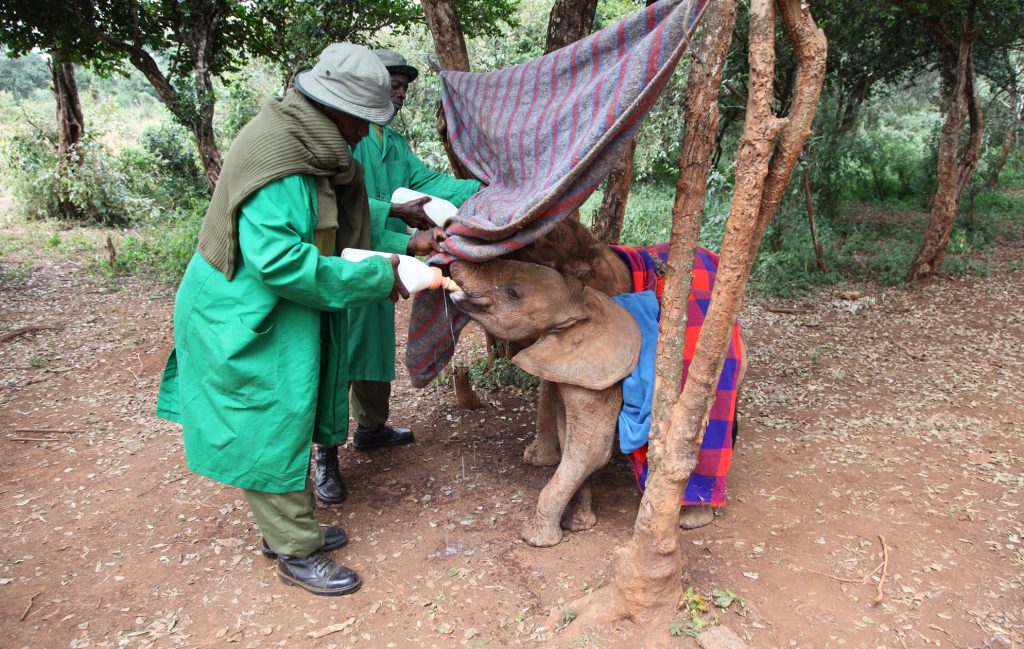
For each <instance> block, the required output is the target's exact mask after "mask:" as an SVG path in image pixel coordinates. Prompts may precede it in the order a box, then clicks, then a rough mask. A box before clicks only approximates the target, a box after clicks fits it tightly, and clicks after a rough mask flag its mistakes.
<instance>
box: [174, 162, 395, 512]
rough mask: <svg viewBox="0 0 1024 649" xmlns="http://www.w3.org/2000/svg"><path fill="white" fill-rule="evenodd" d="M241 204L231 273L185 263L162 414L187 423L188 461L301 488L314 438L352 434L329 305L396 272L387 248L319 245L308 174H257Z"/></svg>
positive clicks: (365, 295) (354, 299) (226, 478)
mask: <svg viewBox="0 0 1024 649" xmlns="http://www.w3.org/2000/svg"><path fill="white" fill-rule="evenodd" d="M239 214H240V216H239V221H238V242H239V248H240V250H241V254H240V256H239V259H238V263H237V271H236V273H235V276H234V278H233V279H231V280H228V279H227V278H226V277H225V275H224V273H222V272H221V271H219V270H217V269H216V268H214V267H213V266H211V265H210V264H209V263H207V262H206V260H205V259H203V257H202V256H200V255H199V254H198V253H197V254H196V255H194V256H193V258H192V261H191V262H190V263H189V266H188V269H187V270H186V271H185V276H184V278H183V279H182V282H181V286H180V287H179V289H178V295H177V298H176V300H175V309H174V338H175V340H174V342H175V350H174V351H173V352H172V353H171V356H170V358H169V359H168V361H167V367H166V369H165V371H164V376H163V381H162V383H161V385H160V398H159V402H158V406H157V414H158V415H160V416H162V417H164V418H166V419H170V420H172V421H176V422H178V423H180V424H181V425H182V428H183V431H184V436H185V460H186V462H187V464H188V467H189V468H190V469H191V470H192V471H195V472H196V473H199V474H201V475H204V476H207V477H209V478H213V479H214V480H217V481H219V482H223V483H226V484H230V485H234V486H236V487H242V488H245V489H254V490H257V491H265V492H271V493H287V492H292V491H301V490H302V489H303V488H304V486H305V480H306V474H307V472H308V470H309V448H310V442H311V441H316V442H317V443H319V444H325V445H334V444H337V443H339V442H340V441H344V439H345V435H346V434H347V427H348V393H347V390H346V389H345V386H346V382H347V374H348V370H347V367H346V365H347V360H348V358H347V354H346V353H345V350H346V349H347V340H346V338H347V335H346V331H345V329H346V324H345V323H346V322H347V320H346V318H329V317H326V316H327V314H328V313H330V312H336V311H339V310H341V309H347V308H349V307H354V306H363V305H368V304H374V303H378V302H381V301H387V297H388V295H389V294H390V292H391V288H392V284H393V278H394V274H393V271H392V269H391V263H390V261H389V260H387V259H386V258H383V257H374V258H372V259H367V260H365V261H363V262H359V263H353V262H348V261H345V260H343V259H341V258H340V257H326V256H321V255H320V252H319V250H318V249H317V248H316V246H315V245H314V242H313V241H314V238H313V237H314V230H315V228H316V224H317V198H316V187H315V183H314V179H313V177H312V176H308V175H291V176H286V177H284V178H281V179H280V180H275V181H272V182H270V183H268V184H266V185H264V186H263V187H262V188H260V189H259V190H257V191H256V192H255V193H253V194H252V195H251V196H250V198H249V199H248V200H247V201H246V202H245V203H243V204H242V206H241V209H240V210H239ZM388 304H390V302H389V301H388ZM321 322H324V323H326V324H325V326H324V327H323V331H322V327H321ZM321 358H323V359H324V360H325V363H327V365H325V366H324V367H323V368H322V367H321ZM339 386H340V387H341V389H340V390H339V389H338V387H339ZM318 395H319V397H320V398H318ZM314 431H315V433H314Z"/></svg>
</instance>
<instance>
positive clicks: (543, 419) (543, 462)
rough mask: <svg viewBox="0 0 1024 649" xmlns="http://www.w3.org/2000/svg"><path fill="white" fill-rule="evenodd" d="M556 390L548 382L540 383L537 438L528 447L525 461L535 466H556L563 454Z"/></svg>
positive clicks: (524, 457)
mask: <svg viewBox="0 0 1024 649" xmlns="http://www.w3.org/2000/svg"><path fill="white" fill-rule="evenodd" d="M556 392H557V390H556V388H555V387H554V386H553V385H552V384H551V383H549V382H548V381H541V382H540V391H539V396H538V397H537V426H536V430H537V436H536V437H535V438H534V439H533V441H532V442H530V445H529V446H527V447H526V451H525V452H524V453H523V461H524V462H526V463H527V464H532V465H533V466H554V465H556V464H558V458H560V457H561V456H562V452H561V451H560V450H559V446H558V422H557V409H558V408H559V407H560V405H561V404H560V403H558V400H557V397H556V396H555V393H556Z"/></svg>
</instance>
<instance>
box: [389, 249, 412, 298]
mask: <svg viewBox="0 0 1024 649" xmlns="http://www.w3.org/2000/svg"><path fill="white" fill-rule="evenodd" d="M388 259H390V260H391V270H392V271H394V273H395V284H394V285H393V286H392V287H391V295H390V296H388V297H389V298H390V299H391V301H392V302H397V301H398V298H402V299H403V300H408V299H409V289H407V288H405V284H403V283H402V278H401V277H400V276H399V275H398V262H399V261H400V260H399V259H398V255H391V256H390V257H388Z"/></svg>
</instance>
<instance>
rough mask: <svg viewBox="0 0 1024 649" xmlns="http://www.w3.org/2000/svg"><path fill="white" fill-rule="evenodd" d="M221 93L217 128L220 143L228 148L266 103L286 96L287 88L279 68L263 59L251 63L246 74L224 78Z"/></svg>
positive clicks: (228, 75) (243, 72)
mask: <svg viewBox="0 0 1024 649" xmlns="http://www.w3.org/2000/svg"><path fill="white" fill-rule="evenodd" d="M218 90H219V92H218V97H217V115H216V119H215V121H214V125H215V126H216V127H217V140H218V143H219V144H220V145H221V147H222V148H224V149H227V148H228V147H229V146H230V144H231V142H232V141H234V139H235V137H236V136H237V135H238V132H239V131H241V130H242V127H243V126H245V125H246V124H248V123H249V120H251V119H252V118H253V117H255V116H256V114H257V113H258V112H259V111H260V108H261V107H262V106H263V102H265V101H266V100H267V99H269V98H270V97H275V96H278V95H281V94H282V92H283V86H282V84H281V80H280V75H279V70H278V69H277V66H275V65H271V64H270V63H269V62H267V61H265V60H262V59H259V60H254V61H251V62H250V63H249V65H248V66H246V69H245V70H244V71H242V72H235V73H230V74H226V75H224V77H223V79H222V80H221V83H220V84H218Z"/></svg>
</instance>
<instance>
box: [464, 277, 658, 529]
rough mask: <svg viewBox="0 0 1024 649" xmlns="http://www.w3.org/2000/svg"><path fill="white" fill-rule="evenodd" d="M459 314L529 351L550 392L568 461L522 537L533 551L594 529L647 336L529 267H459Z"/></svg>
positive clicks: (568, 280) (524, 354)
mask: <svg viewBox="0 0 1024 649" xmlns="http://www.w3.org/2000/svg"><path fill="white" fill-rule="evenodd" d="M451 276H452V278H453V279H454V280H455V281H456V282H457V283H458V284H459V286H461V287H462V291H459V292H455V293H452V294H451V297H452V300H454V302H455V304H456V305H457V306H458V308H459V309H460V310H461V311H463V312H464V313H466V314H467V315H468V316H470V317H471V318H473V319H474V320H476V321H477V322H479V323H480V324H481V326H483V328H484V329H485V330H486V331H487V332H488V333H490V334H491V335H493V336H495V337H496V338H501V339H504V340H510V341H516V342H519V343H521V344H522V345H525V348H524V349H523V350H522V351H520V352H519V353H518V354H516V356H515V357H514V358H513V359H512V362H514V363H515V364H516V365H518V366H519V367H521V368H522V369H524V370H526V371H527V372H529V373H531V374H534V375H535V376H538V377H540V378H541V379H544V380H545V381H548V382H550V384H551V386H552V387H553V388H554V394H553V395H552V396H553V399H552V401H553V405H554V410H555V418H556V422H557V430H558V441H559V444H560V446H561V447H562V456H561V460H560V462H559V464H558V468H557V469H556V470H555V474H554V476H553V477H552V478H551V480H550V481H549V482H548V484H547V485H546V486H545V487H544V489H543V490H542V491H541V493H540V497H539V498H538V499H537V513H536V515H535V516H534V517H533V520H531V521H530V522H529V523H527V524H526V527H525V528H524V529H523V531H522V537H523V539H524V540H525V541H526V542H527V543H529V544H530V545H533V546H537V547H548V546H552V545H555V544H557V543H558V542H559V541H561V540H562V529H563V528H564V529H567V530H570V531H577V530H583V529H587V528H589V527H592V526H593V525H594V524H595V523H596V522H597V517H596V516H595V515H594V512H593V510H592V508H591V492H590V481H589V478H590V476H591V474H593V473H594V472H595V471H597V470H598V469H599V468H600V467H602V466H604V465H605V464H606V463H607V462H608V460H609V459H610V458H611V453H612V446H613V444H614V439H615V430H616V425H617V421H618V416H619V410H620V409H621V407H622V379H624V378H625V377H626V376H628V375H629V374H630V372H632V371H633V368H634V367H635V366H636V364H637V360H638V358H639V354H640V342H641V336H640V328H639V327H638V326H637V324H636V321H635V320H634V319H633V317H632V316H631V315H630V314H629V312H627V311H626V309H625V308H623V307H622V306H620V305H619V304H617V303H616V302H615V301H613V300H612V299H611V298H610V297H608V296H607V295H605V294H604V293H600V292H598V291H596V290H594V289H592V288H589V287H587V286H584V285H583V284H582V283H581V282H580V281H579V280H578V279H576V278H574V277H569V276H565V275H562V274H561V273H559V272H558V271H557V270H554V269H551V268H547V267H545V266H540V265H537V264H531V263H526V262H520V261H511V260H505V259H497V260H493V261H487V262H483V263H468V262H463V261H456V262H453V263H452V264H451Z"/></svg>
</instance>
